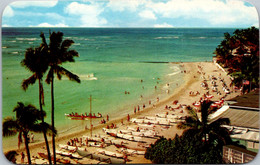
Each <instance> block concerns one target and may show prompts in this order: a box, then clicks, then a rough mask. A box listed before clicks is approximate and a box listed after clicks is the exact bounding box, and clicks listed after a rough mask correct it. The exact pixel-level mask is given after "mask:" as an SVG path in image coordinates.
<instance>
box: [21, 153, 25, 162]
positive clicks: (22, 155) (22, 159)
mask: <svg viewBox="0 0 260 165" xmlns="http://www.w3.org/2000/svg"><path fill="white" fill-rule="evenodd" d="M24 157H25V155H24V153H23V152H22V153H21V164H24Z"/></svg>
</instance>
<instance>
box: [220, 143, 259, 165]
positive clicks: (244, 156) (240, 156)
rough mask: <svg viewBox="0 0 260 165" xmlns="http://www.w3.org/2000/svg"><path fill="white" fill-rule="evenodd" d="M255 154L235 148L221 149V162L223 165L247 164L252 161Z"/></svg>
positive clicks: (226, 147)
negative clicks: (225, 164)
mask: <svg viewBox="0 0 260 165" xmlns="http://www.w3.org/2000/svg"><path fill="white" fill-rule="evenodd" d="M255 156H256V153H254V152H251V151H248V150H246V149H242V148H238V147H235V146H224V147H223V160H224V162H225V163H248V162H250V161H252V160H253V159H254V158H255Z"/></svg>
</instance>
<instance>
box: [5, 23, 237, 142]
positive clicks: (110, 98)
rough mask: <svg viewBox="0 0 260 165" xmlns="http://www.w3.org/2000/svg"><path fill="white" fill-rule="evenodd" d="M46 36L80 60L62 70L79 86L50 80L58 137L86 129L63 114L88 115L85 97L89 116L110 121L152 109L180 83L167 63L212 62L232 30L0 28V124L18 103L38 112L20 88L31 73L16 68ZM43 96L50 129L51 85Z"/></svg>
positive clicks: (32, 94)
mask: <svg viewBox="0 0 260 165" xmlns="http://www.w3.org/2000/svg"><path fill="white" fill-rule="evenodd" d="M50 30H51V31H56V32H57V31H61V32H63V33H64V39H72V40H73V41H74V42H75V44H74V45H73V46H72V47H71V49H75V50H76V51H78V52H79V54H80V57H77V58H75V60H76V61H75V63H65V64H63V65H62V66H63V67H64V68H66V69H68V70H69V71H71V72H73V73H75V74H77V75H78V76H79V77H80V79H81V83H80V84H78V83H75V82H72V81H69V80H68V79H67V78H66V77H63V79H62V80H61V81H59V80H57V79H55V88H54V90H55V123H56V127H57V129H58V133H59V134H63V133H68V132H71V131H76V130H80V129H84V127H85V125H89V121H74V120H69V119H68V118H67V117H65V116H64V114H65V113H71V112H78V113H85V112H87V113H89V109H90V108H89V107H90V101H89V97H90V95H91V96H92V112H93V113H95V114H97V113H98V112H100V113H101V114H103V116H106V115H109V116H110V119H113V118H118V117H122V116H126V115H127V114H128V113H133V109H134V107H135V106H137V105H140V106H142V105H143V104H146V105H148V101H149V100H151V101H152V103H153V102H155V101H156V98H157V97H159V98H160V99H161V98H166V97H167V96H169V94H171V93H172V91H174V89H176V88H177V87H178V84H182V83H183V81H184V80H183V75H182V74H181V67H180V64H178V63H176V64H170V63H169V62H198V61H212V56H214V54H213V52H214V50H215V49H216V47H217V45H219V44H220V42H221V41H222V40H223V39H224V33H225V32H229V33H233V31H234V30H235V29H230V28H229V29H224V28H51V29H49V28H7V27H6V28H2V118H4V117H7V116H15V114H14V112H12V110H13V108H14V107H15V106H16V105H17V102H24V103H31V104H34V105H35V106H36V107H39V104H38V85H37V84H35V85H32V86H29V88H28V90H27V91H23V90H22V88H21V83H22V81H23V79H26V78H28V77H29V76H30V75H31V73H30V72H29V71H28V70H26V69H25V68H24V67H22V66H21V64H20V62H21V60H22V59H23V58H24V53H25V51H26V49H27V48H30V47H37V46H39V44H40V43H41V38H40V36H39V35H40V33H41V32H44V33H45V36H46V38H48V37H49V31H50ZM48 41H49V40H47V42H48ZM167 83H169V84H170V86H168V85H166V84H167ZM155 86H156V88H155ZM166 90H169V91H170V92H169V94H168V93H167V92H166ZM125 92H127V93H128V92H129V94H125ZM44 94H45V106H44V110H45V111H46V112H47V117H46V119H45V120H46V121H47V122H49V123H50V110H51V108H50V107H51V105H50V104H51V99H50V85H47V84H46V83H44ZM99 121H100V120H99V119H97V120H94V123H95V124H97V123H98V122H99ZM7 139H8V138H3V140H7ZM15 145H16V144H15Z"/></svg>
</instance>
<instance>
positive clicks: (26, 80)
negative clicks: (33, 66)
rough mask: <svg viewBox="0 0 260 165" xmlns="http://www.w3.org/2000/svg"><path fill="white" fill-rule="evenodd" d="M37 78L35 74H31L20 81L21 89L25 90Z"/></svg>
mask: <svg viewBox="0 0 260 165" xmlns="http://www.w3.org/2000/svg"><path fill="white" fill-rule="evenodd" d="M36 80H37V77H36V74H33V75H32V76H31V77H29V78H28V79H25V80H23V82H22V88H23V90H25V91H26V90H27V89H28V86H29V85H33V84H34V83H35V82H36Z"/></svg>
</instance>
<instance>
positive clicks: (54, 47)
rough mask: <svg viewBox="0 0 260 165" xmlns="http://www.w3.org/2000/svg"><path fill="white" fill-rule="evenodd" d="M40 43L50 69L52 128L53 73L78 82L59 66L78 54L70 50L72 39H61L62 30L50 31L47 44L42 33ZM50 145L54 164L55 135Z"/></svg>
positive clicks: (76, 78) (74, 76) (47, 79)
mask: <svg viewBox="0 0 260 165" xmlns="http://www.w3.org/2000/svg"><path fill="white" fill-rule="evenodd" d="M41 38H42V45H43V46H44V47H45V48H47V49H48V54H47V55H48V64H49V66H50V70H49V72H48V74H47V78H46V82H47V83H48V84H51V107H52V109H51V112H52V113H51V123H52V126H53V128H54V124H55V123H54V74H56V75H57V78H58V79H59V80H61V78H62V76H63V75H65V76H67V77H68V78H69V80H72V81H76V82H78V83H80V79H79V77H78V76H77V75H75V74H73V73H72V72H70V71H68V70H67V69H65V68H63V67H62V66H61V64H62V63H65V62H75V60H74V57H78V56H79V54H78V52H77V51H75V50H70V49H69V48H70V46H71V45H72V44H73V43H74V41H73V40H69V39H65V40H64V41H63V33H62V32H57V33H56V32H52V33H50V37H49V39H50V41H49V45H48V44H47V42H46V39H45V36H44V34H43V33H42V34H41ZM52 145H53V156H54V164H56V152H55V135H54V134H53V135H52Z"/></svg>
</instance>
